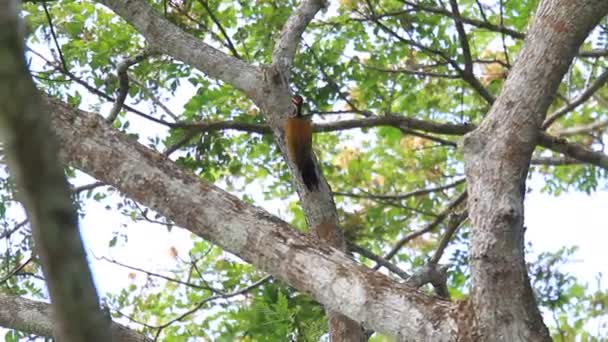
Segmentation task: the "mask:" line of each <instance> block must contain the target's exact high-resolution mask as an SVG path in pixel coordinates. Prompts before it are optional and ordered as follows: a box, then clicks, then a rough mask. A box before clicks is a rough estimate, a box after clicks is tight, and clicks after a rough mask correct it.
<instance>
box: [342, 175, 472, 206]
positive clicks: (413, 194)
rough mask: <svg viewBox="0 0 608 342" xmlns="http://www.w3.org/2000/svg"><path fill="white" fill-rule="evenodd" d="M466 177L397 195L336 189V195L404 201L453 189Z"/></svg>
mask: <svg viewBox="0 0 608 342" xmlns="http://www.w3.org/2000/svg"><path fill="white" fill-rule="evenodd" d="M465 180H466V179H464V178H462V179H459V180H457V181H455V182H452V183H450V184H446V185H442V186H438V187H434V188H428V189H420V190H415V191H410V192H408V193H405V194H395V195H379V194H378V195H377V194H354V193H348V192H339V191H334V195H335V196H346V197H354V198H372V199H388V200H400V201H403V200H405V199H408V198H410V197H418V196H424V195H427V194H430V193H432V192H437V191H443V190H447V189H451V188H453V187H456V186H458V185H460V184H462V183H464V182H465Z"/></svg>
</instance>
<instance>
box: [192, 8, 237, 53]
mask: <svg viewBox="0 0 608 342" xmlns="http://www.w3.org/2000/svg"><path fill="white" fill-rule="evenodd" d="M199 2H200V3H201V5H202V6H203V8H204V9H205V11H207V14H209V17H210V18H211V20H212V21H213V23H215V25H216V26H217V27H218V28H219V29H220V32H222V35H223V36H224V38H225V39H226V46H227V47H228V49H230V52H232V55H233V56H234V57H236V58H238V59H243V58H242V57H241V55H240V54H239V52H238V51H237V50H236V48H235V47H234V44H232V40H231V39H230V36H229V35H228V33H226V30H224V26H222V23H220V21H219V20H218V19H217V17H216V16H215V14H214V13H213V11H212V10H211V8H210V7H209V3H208V2H207V0H199Z"/></svg>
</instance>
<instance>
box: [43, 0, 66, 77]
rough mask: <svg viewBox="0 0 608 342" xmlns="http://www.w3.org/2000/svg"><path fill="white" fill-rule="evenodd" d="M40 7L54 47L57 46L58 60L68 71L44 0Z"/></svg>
mask: <svg viewBox="0 0 608 342" xmlns="http://www.w3.org/2000/svg"><path fill="white" fill-rule="evenodd" d="M42 8H43V9H44V14H46V20H47V22H48V23H49V28H50V30H51V36H52V37H53V42H54V43H55V47H56V48H57V53H58V54H59V60H60V61H61V65H62V66H63V70H65V71H68V65H67V63H66V62H65V58H63V52H61V46H59V41H57V34H55V26H54V25H53V19H52V18H51V14H50V13H49V9H48V8H47V6H46V1H43V2H42Z"/></svg>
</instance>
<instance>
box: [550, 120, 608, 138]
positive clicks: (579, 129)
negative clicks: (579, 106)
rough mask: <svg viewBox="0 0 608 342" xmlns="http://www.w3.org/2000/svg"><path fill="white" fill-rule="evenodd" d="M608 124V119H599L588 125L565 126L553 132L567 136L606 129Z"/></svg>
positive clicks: (560, 135) (559, 135)
mask: <svg viewBox="0 0 608 342" xmlns="http://www.w3.org/2000/svg"><path fill="white" fill-rule="evenodd" d="M607 126H608V119H604V120H599V121H596V122H592V123H590V124H586V125H579V126H574V127H568V128H563V129H560V130H556V131H553V132H552V133H553V134H555V135H556V136H558V137H567V136H571V135H577V134H588V133H592V132H595V131H599V130H602V129H605V128H606V127H607Z"/></svg>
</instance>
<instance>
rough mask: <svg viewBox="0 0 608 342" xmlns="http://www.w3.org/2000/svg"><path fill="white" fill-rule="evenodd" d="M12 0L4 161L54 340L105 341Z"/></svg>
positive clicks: (0, 36)
mask: <svg viewBox="0 0 608 342" xmlns="http://www.w3.org/2000/svg"><path fill="white" fill-rule="evenodd" d="M17 4H18V2H17V1H2V2H0V128H1V130H2V132H1V133H2V134H1V137H2V141H3V143H4V149H5V153H6V156H7V164H8V166H9V171H10V174H11V176H12V177H14V179H15V183H16V185H17V187H18V189H19V198H20V201H21V202H22V203H23V206H24V207H25V210H26V212H27V216H28V220H29V221H30V222H31V227H32V233H33V237H34V242H35V244H36V253H37V254H38V255H39V256H40V259H41V263H42V270H43V272H44V275H45V280H46V285H47V287H48V290H49V294H50V297H51V301H52V305H53V323H54V324H55V331H54V332H55V333H56V336H55V337H56V338H57V339H58V340H62V341H66V342H74V341H92V342H95V341H100V342H104V341H110V340H111V337H110V331H109V329H108V328H109V324H108V323H109V322H108V320H107V319H106V318H105V317H104V315H103V314H102V312H101V310H100V307H99V300H98V297H97V293H96V290H95V286H94V284H93V279H92V276H91V272H90V270H89V267H88V264H87V260H86V255H85V251H84V246H83V243H82V240H81V238H80V232H79V230H78V216H77V213H76V209H75V208H74V206H73V204H72V199H71V197H70V190H69V186H68V182H67V179H66V177H65V174H64V170H63V167H62V165H61V164H60V163H59V162H58V160H57V155H58V143H57V140H56V137H55V136H54V134H53V133H52V131H51V128H50V118H49V115H47V113H46V108H45V107H44V105H43V104H42V101H41V99H40V95H39V94H38V91H37V89H36V87H35V85H34V82H33V81H32V78H31V75H30V74H29V71H28V69H27V65H26V61H25V46H24V45H25V44H24V37H23V35H22V34H23V31H24V30H22V26H21V25H22V23H21V22H20V18H19V12H18V5H17Z"/></svg>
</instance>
